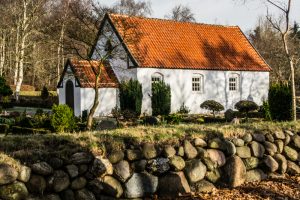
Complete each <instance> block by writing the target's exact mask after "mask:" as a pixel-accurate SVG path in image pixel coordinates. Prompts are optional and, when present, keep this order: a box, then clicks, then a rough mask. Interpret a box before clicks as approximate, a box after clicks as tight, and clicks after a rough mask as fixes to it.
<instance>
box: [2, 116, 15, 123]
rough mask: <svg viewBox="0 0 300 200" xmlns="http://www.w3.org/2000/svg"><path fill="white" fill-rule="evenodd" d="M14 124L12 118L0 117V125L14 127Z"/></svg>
mask: <svg viewBox="0 0 300 200" xmlns="http://www.w3.org/2000/svg"><path fill="white" fill-rule="evenodd" d="M15 123H16V121H15V119H13V118H5V117H0V124H7V125H14V124H15Z"/></svg>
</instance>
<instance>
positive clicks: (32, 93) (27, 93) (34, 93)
mask: <svg viewBox="0 0 300 200" xmlns="http://www.w3.org/2000/svg"><path fill="white" fill-rule="evenodd" d="M49 94H50V95H51V96H57V92H56V91H49ZM20 95H21V96H31V97H38V96H41V91H21V92H20Z"/></svg>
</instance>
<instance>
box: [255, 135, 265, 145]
mask: <svg viewBox="0 0 300 200" xmlns="http://www.w3.org/2000/svg"><path fill="white" fill-rule="evenodd" d="M252 137H253V140H254V141H256V142H261V143H264V142H265V141H266V137H265V135H264V134H262V133H253V134H252Z"/></svg>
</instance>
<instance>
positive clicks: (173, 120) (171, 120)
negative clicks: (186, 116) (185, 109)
mask: <svg viewBox="0 0 300 200" xmlns="http://www.w3.org/2000/svg"><path fill="white" fill-rule="evenodd" d="M164 119H165V120H166V121H167V123H168V124H179V123H180V122H182V119H183V117H182V115H180V114H177V113H174V114H170V115H167V116H165V117H164Z"/></svg>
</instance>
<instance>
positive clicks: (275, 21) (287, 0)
mask: <svg viewBox="0 0 300 200" xmlns="http://www.w3.org/2000/svg"><path fill="white" fill-rule="evenodd" d="M246 1H247V0H243V2H246ZM262 1H264V2H266V3H267V4H268V5H270V6H272V7H274V8H276V9H277V10H279V11H280V12H281V16H280V17H277V18H275V17H274V16H272V15H271V14H270V13H269V11H268V10H267V17H266V18H267V20H268V21H269V22H270V24H271V25H272V27H273V29H274V30H276V31H277V32H278V33H279V34H280V36H281V43H282V46H283V48H284V52H285V57H286V60H287V61H288V63H289V68H290V82H291V90H292V119H293V120H294V121H296V120H297V115H296V114H297V113H296V87H295V66H296V63H297V62H298V59H297V57H296V53H294V52H292V48H291V45H290V43H289V41H288V39H289V38H288V37H289V36H290V35H291V33H292V30H293V29H292V26H291V19H290V14H291V9H292V2H293V1H292V0H284V1H278V0H262ZM298 51H299V50H298Z"/></svg>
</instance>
